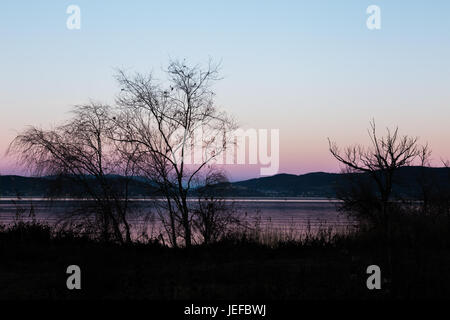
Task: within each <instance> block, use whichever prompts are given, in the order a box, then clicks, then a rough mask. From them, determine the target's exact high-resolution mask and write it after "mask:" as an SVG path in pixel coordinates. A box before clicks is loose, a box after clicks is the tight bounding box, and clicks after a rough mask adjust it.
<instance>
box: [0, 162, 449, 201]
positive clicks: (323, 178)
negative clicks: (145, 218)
mask: <svg viewBox="0 0 450 320" xmlns="http://www.w3.org/2000/svg"><path fill="white" fill-rule="evenodd" d="M357 176H359V177H360V178H362V179H363V180H366V181H371V180H370V179H369V177H368V176H366V175H361V174H339V173H325V172H314V173H308V174H303V175H293V174H277V175H274V176H270V177H263V178H255V179H250V180H245V181H239V182H233V183H223V184H219V185H216V186H215V187H214V189H215V191H217V194H219V195H222V196H228V197H325V198H328V197H336V191H337V189H338V188H341V189H342V188H346V186H348V185H349V181H350V179H353V178H355V177H357ZM110 179H114V180H117V184H120V183H121V181H122V180H123V179H122V178H121V177H118V176H116V177H110ZM420 183H421V184H422V185H426V186H427V188H438V189H439V188H450V169H448V168H423V167H405V168H402V169H400V170H399V171H398V172H397V174H396V176H395V181H394V186H393V192H394V194H396V195H400V196H408V197H415V196H417V195H418V194H419V193H420V192H421V190H420ZM129 190H130V196H132V197H142V196H155V195H158V193H157V192H156V191H155V188H153V187H151V184H149V183H146V181H145V180H143V179H140V178H136V179H134V180H133V181H132V183H131V184H130V189H129ZM55 193H58V194H59V195H66V196H70V195H73V194H77V193H79V191H77V190H76V188H74V186H73V185H71V183H70V182H69V181H68V180H60V179H58V180H56V179H55V178H51V177H44V178H31V177H19V176H0V196H2V197H15V196H17V195H20V196H22V197H31V196H34V197H44V196H47V195H49V194H55ZM195 193H196V192H195V191H193V192H192V195H195Z"/></svg>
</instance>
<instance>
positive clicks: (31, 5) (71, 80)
mask: <svg viewBox="0 0 450 320" xmlns="http://www.w3.org/2000/svg"><path fill="white" fill-rule="evenodd" d="M69 5H77V6H78V7H79V8H80V10H81V24H80V27H81V28H80V29H79V30H69V29H68V28H67V26H66V21H67V19H68V17H69V16H70V14H67V13H66V10H67V7H68V6H69ZM370 5H377V6H378V7H379V8H380V12H381V15H380V17H381V28H380V29H378V30H369V29H368V28H367V26H366V20H367V19H368V17H369V14H367V13H366V9H367V7H368V6H370ZM449 12H450V2H449V1H433V2H430V1H400V0H397V1H379V0H371V1H361V0H359V1H352V0H347V1H334V0H330V1H299V0H295V1H282V0H280V1H262V0H259V1H251V0H245V1H242V0H241V1H232V0H229V1H196V0H193V1H181V0H180V1H98V0H97V1H96V0H90V1H79V0H73V1H61V0H58V1H45V0H43V1H39V2H37V1H33V2H31V1H21V0H17V1H9V2H8V3H6V2H2V4H1V5H0V43H1V50H0V108H1V118H0V173H1V174H25V172H24V171H23V169H22V168H18V167H17V166H16V165H15V164H14V161H13V159H11V158H8V157H5V156H4V154H5V151H6V149H7V146H8V144H9V142H10V141H11V140H12V139H13V138H14V136H15V135H16V134H17V132H19V131H20V130H23V129H24V128H25V127H26V126H29V125H37V126H41V127H44V128H49V127H51V126H54V125H57V124H58V123H60V122H61V121H63V120H64V119H67V118H68V117H69V116H70V114H69V111H70V109H71V107H72V106H73V105H76V104H81V103H86V102H88V101H89V100H94V101H99V102H103V103H111V104H113V103H114V97H115V96H116V94H117V93H118V91H119V89H118V86H117V84H116V83H115V80H114V78H113V76H114V73H115V70H116V69H117V68H123V69H125V70H129V71H139V72H148V71H154V72H159V71H161V70H162V69H163V68H164V67H165V66H166V65H167V63H168V61H169V60H170V59H171V58H179V59H183V58H186V59H187V60H188V61H190V62H192V63H204V62H207V61H208V59H209V58H212V59H213V60H215V61H220V62H221V74H222V77H223V79H222V80H221V81H220V82H218V83H217V84H216V85H215V86H214V89H215V91H216V93H217V105H218V106H220V107H221V108H223V109H224V110H226V111H227V112H229V113H230V114H232V115H234V117H235V118H236V119H237V120H238V121H239V123H240V124H241V126H242V127H243V128H256V129H267V130H270V129H279V132H280V153H279V162H280V166H279V170H278V171H279V172H280V173H282V172H283V173H292V174H302V173H307V172H312V171H327V172H337V171H339V165H338V163H337V162H336V160H334V159H333V158H332V157H331V155H330V154H329V152H328V142H327V137H330V138H332V139H333V140H335V141H336V142H337V143H338V144H339V145H342V146H345V145H348V144H353V143H362V144H367V143H368V136H367V127H368V126H369V121H370V120H371V119H372V118H374V119H375V121H376V123H377V127H378V128H380V131H381V130H382V129H383V128H385V127H393V126H398V127H399V128H400V132H401V133H404V134H408V135H412V136H418V137H420V141H422V142H428V143H429V144H430V146H431V148H432V150H433V159H434V163H435V164H437V165H438V164H439V161H440V159H450V146H449V138H450V125H449V120H450V108H449V103H450V90H449V84H450V59H449V57H450V41H449V40H450V19H449V18H448V15H449ZM380 133H382V132H380ZM259 174H260V166H258V165H247V166H233V167H230V168H229V176H230V178H231V179H232V180H240V179H246V178H251V177H257V176H259Z"/></svg>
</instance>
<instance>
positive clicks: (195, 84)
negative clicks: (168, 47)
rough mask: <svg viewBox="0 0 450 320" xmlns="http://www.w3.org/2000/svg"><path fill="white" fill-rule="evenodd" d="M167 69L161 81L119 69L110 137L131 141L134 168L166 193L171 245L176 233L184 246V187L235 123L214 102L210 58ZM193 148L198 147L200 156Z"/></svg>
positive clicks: (187, 228)
mask: <svg viewBox="0 0 450 320" xmlns="http://www.w3.org/2000/svg"><path fill="white" fill-rule="evenodd" d="M166 71H167V75H168V81H167V83H166V84H165V85H164V84H161V83H160V82H158V81H156V80H155V79H154V78H153V77H152V75H151V74H150V75H142V74H135V75H134V76H128V75H127V74H125V72H123V71H119V73H118V76H117V80H118V82H119V84H120V86H121V94H120V96H119V97H118V99H117V104H118V106H119V107H118V109H119V110H118V117H117V119H116V121H115V124H116V126H117V128H118V130H117V131H116V136H115V140H116V141H118V142H121V143H125V144H130V145H133V146H135V148H136V149H137V152H136V153H135V155H134V159H135V163H136V167H137V168H138V171H139V174H140V175H142V176H145V177H147V178H148V179H149V180H150V181H152V183H154V184H156V185H157V186H158V187H159V189H160V191H161V193H162V194H163V195H164V196H165V197H166V208H167V211H168V213H169V216H168V219H166V220H164V225H165V226H166V228H167V230H168V231H169V234H170V238H171V241H172V242H173V245H175V246H176V244H177V237H178V236H181V238H182V239H183V240H184V244H185V246H186V247H189V246H191V243H192V213H193V212H192V209H191V208H190V206H189V203H188V195H189V192H190V190H191V189H192V187H193V186H194V182H195V177H196V176H197V175H198V174H199V173H200V172H201V171H202V170H204V169H205V167H206V166H208V165H210V164H212V163H213V162H214V160H215V159H216V158H217V157H218V156H219V155H221V154H222V153H223V151H224V150H225V149H226V148H227V146H228V141H227V132H229V131H230V130H232V129H233V128H234V127H235V126H234V122H233V121H232V120H231V119H230V118H229V117H228V116H227V115H226V114H225V113H223V112H220V111H219V110H218V109H217V108H216V106H215V105H214V95H215V94H214V92H213V91H212V90H211V84H212V83H213V82H214V81H216V80H218V79H219V78H218V68H217V66H215V65H213V64H211V63H209V64H208V66H207V67H206V68H201V67H199V66H187V65H186V63H185V62H180V61H173V62H171V63H170V64H169V67H168V69H167V70H166ZM199 132H201V134H199ZM196 150H201V157H200V159H199V158H198V157H197V158H196V156H195V151H196ZM193 158H194V159H193ZM178 225H181V230H182V232H181V234H178V230H179V227H178Z"/></svg>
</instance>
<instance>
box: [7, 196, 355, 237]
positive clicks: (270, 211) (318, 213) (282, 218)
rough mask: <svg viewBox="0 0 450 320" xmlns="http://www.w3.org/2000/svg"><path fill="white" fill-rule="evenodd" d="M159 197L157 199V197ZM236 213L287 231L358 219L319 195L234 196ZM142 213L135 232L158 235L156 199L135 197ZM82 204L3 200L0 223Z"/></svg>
mask: <svg viewBox="0 0 450 320" xmlns="http://www.w3.org/2000/svg"><path fill="white" fill-rule="evenodd" d="M156 201H158V200H156ZM227 202H229V203H230V205H231V204H232V205H233V206H234V208H235V211H236V213H237V214H238V215H239V216H241V217H243V219H244V220H246V221H248V222H249V223H250V224H251V225H254V224H259V226H260V227H262V228H263V229H264V228H266V229H269V228H270V229H271V230H275V229H276V230H280V231H286V232H292V231H295V232H305V231H311V232H317V230H319V229H327V228H332V229H333V231H334V232H344V231H346V230H348V228H349V227H352V226H354V225H355V222H354V221H352V220H351V219H348V218H347V217H346V216H343V215H341V214H339V213H338V212H337V211H336V205H337V204H338V202H337V201H333V200H331V201H330V200H318V199H298V198H289V199H269V198H268V199H233V200H231V199H230V200H227ZM133 204H134V205H135V207H136V208H137V211H138V212H139V215H136V216H134V217H132V218H130V220H131V225H132V226H133V228H134V229H135V232H138V233H139V232H142V228H144V226H145V228H146V230H147V232H148V233H151V234H153V235H155V233H158V230H159V228H160V227H161V225H160V222H159V218H158V215H157V214H156V212H155V209H154V208H155V200H134V201H133ZM79 206H80V201H79V200H70V199H67V200H54V201H51V202H50V201H47V200H45V199H32V200H31V199H22V200H20V201H17V200H15V199H7V198H3V199H1V200H0V224H11V223H13V222H14V221H15V219H17V216H18V215H20V216H21V219H22V220H26V221H27V220H31V219H32V218H31V216H34V217H35V219H36V220H38V221H41V222H46V223H49V224H55V223H57V222H59V221H61V220H63V219H64V218H65V217H66V216H67V212H71V211H73V209H74V208H77V207H79Z"/></svg>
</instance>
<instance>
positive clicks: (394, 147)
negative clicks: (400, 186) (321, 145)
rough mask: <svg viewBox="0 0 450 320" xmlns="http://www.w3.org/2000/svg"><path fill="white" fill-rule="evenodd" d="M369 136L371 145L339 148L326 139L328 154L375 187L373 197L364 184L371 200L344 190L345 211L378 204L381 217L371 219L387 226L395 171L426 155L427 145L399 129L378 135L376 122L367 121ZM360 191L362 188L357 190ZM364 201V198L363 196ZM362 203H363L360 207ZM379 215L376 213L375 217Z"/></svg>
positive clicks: (366, 195)
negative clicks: (369, 179)
mask: <svg viewBox="0 0 450 320" xmlns="http://www.w3.org/2000/svg"><path fill="white" fill-rule="evenodd" d="M368 132H369V137H370V140H371V145H370V146H369V147H363V146H360V145H354V146H349V147H347V148H345V149H344V151H341V150H340V149H339V147H338V146H337V145H336V143H333V142H331V140H330V139H328V141H329V150H330V152H331V154H332V155H333V156H334V157H335V158H336V159H337V160H338V161H339V162H341V163H342V164H343V165H344V166H345V170H346V171H347V172H348V173H352V174H354V173H357V174H364V175H366V176H367V175H368V176H369V177H370V178H371V179H372V181H374V183H375V186H376V190H377V192H376V197H374V196H370V186H368V185H367V184H366V187H365V188H366V190H364V191H365V192H364V195H363V196H364V197H366V198H367V197H368V198H370V201H359V200H360V199H361V197H360V196H358V193H356V192H355V193H347V196H346V197H345V198H343V199H342V200H343V201H344V206H345V208H346V210H347V211H351V210H354V211H355V212H356V213H358V214H360V215H364V214H365V212H363V211H362V210H368V208H367V205H370V206H371V207H372V208H373V207H375V208H376V207H378V208H379V210H376V211H379V214H380V219H377V220H375V221H372V222H380V223H381V224H382V225H383V226H385V227H388V228H389V213H390V206H391V196H392V185H393V182H394V175H395V173H396V171H397V170H398V169H399V168H401V167H404V166H408V165H411V164H412V163H413V161H414V160H415V159H416V158H418V157H419V156H421V155H426V154H428V151H427V148H428V147H427V146H426V145H425V146H420V145H419V144H418V143H417V141H418V138H415V137H408V136H400V135H399V134H398V128H396V129H395V130H393V131H391V130H389V129H387V134H386V136H385V137H381V138H380V137H378V135H377V132H376V127H375V122H374V121H372V122H371V124H370V130H368ZM360 191H361V190H360ZM366 200H367V199H366ZM361 204H365V206H364V205H363V206H361ZM376 218H378V216H377V217H376Z"/></svg>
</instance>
